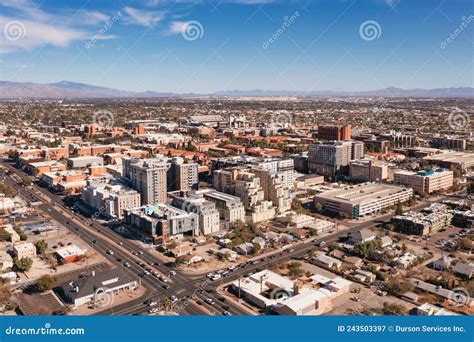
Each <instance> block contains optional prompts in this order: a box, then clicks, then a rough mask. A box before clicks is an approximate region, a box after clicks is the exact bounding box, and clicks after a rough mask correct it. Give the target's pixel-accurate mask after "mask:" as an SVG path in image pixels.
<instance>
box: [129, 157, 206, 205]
mask: <svg viewBox="0 0 474 342" xmlns="http://www.w3.org/2000/svg"><path fill="white" fill-rule="evenodd" d="M122 169H123V176H124V177H126V178H128V179H130V181H131V184H132V187H133V188H134V189H135V190H137V191H139V192H140V193H141V194H142V204H144V205H147V204H156V203H165V202H166V193H167V192H168V191H176V190H182V191H187V190H193V189H197V186H198V165H197V164H196V163H185V162H184V160H183V159H182V158H168V157H165V156H157V157H156V158H150V159H136V158H123V162H122Z"/></svg>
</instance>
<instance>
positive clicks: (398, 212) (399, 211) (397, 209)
mask: <svg viewBox="0 0 474 342" xmlns="http://www.w3.org/2000/svg"><path fill="white" fill-rule="evenodd" d="M401 214H403V208H402V204H401V203H400V202H397V206H396V207H395V215H401Z"/></svg>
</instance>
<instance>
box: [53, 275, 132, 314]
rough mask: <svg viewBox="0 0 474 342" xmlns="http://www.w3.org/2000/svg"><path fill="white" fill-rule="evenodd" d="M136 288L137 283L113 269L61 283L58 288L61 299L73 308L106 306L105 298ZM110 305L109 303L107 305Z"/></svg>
mask: <svg viewBox="0 0 474 342" xmlns="http://www.w3.org/2000/svg"><path fill="white" fill-rule="evenodd" d="M137 288H138V282H137V281H136V280H134V279H133V278H131V277H130V276H129V275H128V274H127V273H126V272H123V270H122V269H119V268H114V269H111V270H108V271H103V272H99V273H95V271H92V274H91V275H90V276H87V277H81V278H77V279H75V280H73V281H68V282H66V283H62V284H61V285H60V286H59V292H60V294H61V297H62V298H63V299H64V300H65V301H66V302H67V303H70V304H72V305H74V306H75V307H77V306H80V305H84V304H87V303H93V304H95V305H97V306H98V307H101V306H102V305H106V304H107V303H104V301H105V299H106V298H110V297H113V296H114V295H116V294H118V293H120V292H124V291H133V290H135V289H137ZM109 305H110V303H109Z"/></svg>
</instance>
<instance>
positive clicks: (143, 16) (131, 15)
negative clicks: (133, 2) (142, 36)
mask: <svg viewBox="0 0 474 342" xmlns="http://www.w3.org/2000/svg"><path fill="white" fill-rule="evenodd" d="M123 10H124V12H125V13H126V14H127V15H126V16H125V17H124V21H125V23H127V24H133V25H140V26H145V27H153V26H155V25H156V24H158V23H159V22H160V21H161V20H163V18H164V13H163V12H161V11H142V10H138V9H136V8H132V7H128V6H127V7H124V9H123Z"/></svg>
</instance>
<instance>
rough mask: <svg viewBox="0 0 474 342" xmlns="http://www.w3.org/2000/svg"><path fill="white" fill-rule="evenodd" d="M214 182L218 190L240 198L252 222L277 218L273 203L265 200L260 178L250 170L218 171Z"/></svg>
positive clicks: (214, 176) (241, 168) (237, 168)
mask: <svg viewBox="0 0 474 342" xmlns="http://www.w3.org/2000/svg"><path fill="white" fill-rule="evenodd" d="M213 182H214V188H216V189H217V190H219V191H222V192H226V193H228V194H231V195H235V196H237V197H239V198H240V200H241V201H242V203H243V205H244V207H245V210H246V211H247V212H248V213H249V216H250V219H251V221H252V222H254V223H257V222H261V221H265V220H270V219H272V218H273V217H274V216H275V213H276V210H275V207H274V206H273V203H272V202H271V201H269V200H266V199H265V192H264V190H263V188H262V186H261V185H260V178H259V177H258V176H257V175H256V174H254V173H252V172H251V170H250V169H249V168H245V167H235V168H230V169H225V170H216V171H214V174H213Z"/></svg>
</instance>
